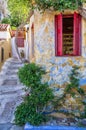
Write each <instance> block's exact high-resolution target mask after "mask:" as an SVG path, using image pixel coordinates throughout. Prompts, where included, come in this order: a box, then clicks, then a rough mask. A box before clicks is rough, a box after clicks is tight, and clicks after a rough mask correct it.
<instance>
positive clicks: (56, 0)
mask: <svg viewBox="0 0 86 130" xmlns="http://www.w3.org/2000/svg"><path fill="white" fill-rule="evenodd" d="M29 2H32V7H33V8H34V7H35V8H38V9H39V10H46V9H51V10H55V11H57V10H58V11H64V10H65V9H72V10H75V9H78V8H79V7H80V6H82V3H83V2H85V0H29Z"/></svg>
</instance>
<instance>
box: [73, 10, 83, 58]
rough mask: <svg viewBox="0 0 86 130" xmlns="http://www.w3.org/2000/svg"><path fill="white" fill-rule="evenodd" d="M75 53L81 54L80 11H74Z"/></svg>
mask: <svg viewBox="0 0 86 130" xmlns="http://www.w3.org/2000/svg"><path fill="white" fill-rule="evenodd" d="M73 37H74V38H73V39H74V40H73V54H74V55H76V56H77V55H80V54H81V51H80V43H81V16H80V15H79V14H78V13H76V12H75V13H74V34H73Z"/></svg>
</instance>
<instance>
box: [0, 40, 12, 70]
mask: <svg viewBox="0 0 86 130" xmlns="http://www.w3.org/2000/svg"><path fill="white" fill-rule="evenodd" d="M2 48H3V50H4V54H3V60H2V54H1V53H2V52H1V50H2ZM10 56H11V42H10V40H8V41H7V40H2V41H0V69H1V66H2V65H3V63H4V61H5V60H6V59H8V58H9V57H10Z"/></svg>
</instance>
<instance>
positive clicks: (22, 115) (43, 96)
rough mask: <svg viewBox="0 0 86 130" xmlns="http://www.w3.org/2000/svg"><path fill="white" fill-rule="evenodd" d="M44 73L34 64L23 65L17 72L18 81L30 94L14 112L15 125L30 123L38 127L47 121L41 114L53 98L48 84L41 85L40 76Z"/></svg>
mask: <svg viewBox="0 0 86 130" xmlns="http://www.w3.org/2000/svg"><path fill="white" fill-rule="evenodd" d="M45 73H46V72H45V71H44V70H43V68H41V67H39V66H37V65H35V64H34V63H31V64H25V65H24V67H22V68H21V69H20V70H19V72H18V75H19V79H20V81H21V82H22V83H23V84H24V85H26V86H27V88H28V89H29V88H30V94H29V95H26V96H25V97H24V102H23V103H22V104H20V106H18V107H17V109H16V111H15V122H16V124H19V125H23V124H25V123H26V122H30V123H31V124H33V125H39V124H41V123H42V122H45V121H46V120H47V117H46V116H45V115H43V112H44V111H45V108H46V107H47V105H48V104H49V103H50V102H52V100H53V98H54V96H53V93H52V90H51V89H50V88H49V86H48V83H41V79H42V75H43V74H45ZM28 89H27V91H28Z"/></svg>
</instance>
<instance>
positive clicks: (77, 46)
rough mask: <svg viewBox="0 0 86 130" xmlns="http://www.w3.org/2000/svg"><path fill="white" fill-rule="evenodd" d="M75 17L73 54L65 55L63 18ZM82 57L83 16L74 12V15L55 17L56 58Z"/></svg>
mask: <svg viewBox="0 0 86 130" xmlns="http://www.w3.org/2000/svg"><path fill="white" fill-rule="evenodd" d="M71 16H72V17H73V54H72V55H63V51H62V50H63V39H62V37H63V36H62V35H63V18H64V17H71ZM80 55H81V16H80V14H78V13H76V12H74V14H73V15H62V14H61V13H60V14H59V15H55V56H80Z"/></svg>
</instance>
